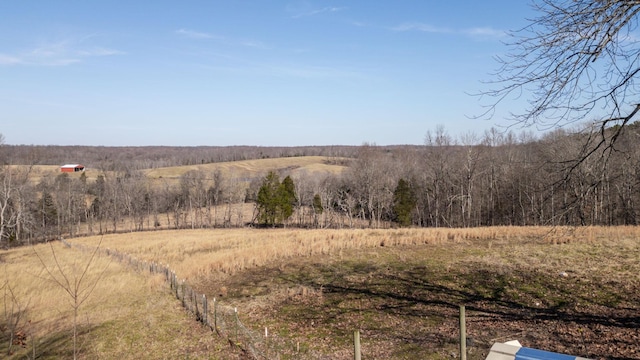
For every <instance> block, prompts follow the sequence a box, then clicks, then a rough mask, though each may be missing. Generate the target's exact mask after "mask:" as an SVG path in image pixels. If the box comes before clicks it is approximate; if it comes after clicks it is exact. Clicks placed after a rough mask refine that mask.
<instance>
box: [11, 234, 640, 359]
mask: <svg viewBox="0 0 640 360" xmlns="http://www.w3.org/2000/svg"><path fill="white" fill-rule="evenodd" d="M639 237H640V228H638V227H611V228H600V227H586V228H568V227H567V228H545V227H534V228H531V227H490V228H474V229H444V228H442V229H391V230H297V229H294V230H289V229H228V230H223V229H217V230H180V231H158V232H145V233H129V234H119V235H108V236H104V237H102V247H103V248H110V249H113V250H118V251H120V252H124V253H128V254H131V255H133V256H134V257H137V258H139V259H142V260H146V261H155V262H159V263H162V264H168V266H169V267H170V268H172V269H174V270H175V271H176V272H177V274H178V276H179V277H180V278H182V279H186V280H187V281H188V282H189V283H190V284H193V285H194V286H196V287H197V286H201V288H202V289H205V291H206V292H207V294H208V295H212V296H218V295H222V296H223V297H224V298H227V297H229V299H228V300H227V301H235V302H237V303H238V304H240V305H241V306H242V307H241V308H240V309H241V311H242V310H243V309H244V310H245V311H249V310H250V311H251V312H252V313H253V314H254V315H253V316H252V322H255V323H257V324H259V325H258V328H260V327H261V326H266V325H260V322H261V321H262V320H260V319H261V318H260V316H259V315H258V314H263V315H265V314H268V315H267V316H268V317H269V319H271V320H269V321H268V323H269V324H270V326H271V327H273V328H274V329H279V332H280V334H284V333H286V332H287V331H293V330H287V329H293V328H296V329H298V330H297V331H298V332H299V333H300V334H306V335H304V336H306V337H309V338H313V337H316V336H321V337H324V338H327V339H328V338H330V337H331V336H332V335H331V334H330V333H327V331H331V330H330V329H331V326H332V325H330V324H325V325H323V327H324V328H325V330H324V332H323V330H322V328H321V329H315V328H314V330H313V331H320V333H318V334H316V335H312V333H311V332H310V331H311V330H310V328H308V326H310V325H308V324H305V325H304V326H303V325H301V324H297V325H296V324H293V323H291V321H294V320H292V319H295V318H296V317H299V316H301V314H304V313H305V312H306V313H308V314H309V316H311V315H314V316H316V315H315V314H318V315H317V316H318V318H317V319H320V320H322V319H321V316H322V315H321V314H323V313H324V312H325V310H322V309H323V308H322V306H327V302H332V301H338V300H337V299H338V298H335V296H334V297H332V296H329V294H327V293H326V292H325V291H326V290H323V288H322V286H318V284H320V283H325V284H326V282H325V281H326V279H324V280H323V276H328V275H327V274H329V276H340V277H339V279H342V280H341V281H345V282H346V283H347V284H349V283H350V284H356V285H350V286H356V288H357V287H358V286H366V283H367V282H369V281H372V279H376V276H380V278H381V279H388V278H389V275H393V274H394V272H395V271H396V270H397V271H398V274H402V272H407V271H409V272H411V274H413V272H415V271H416V270H415V269H416V268H421V267H424V266H426V264H428V263H433V264H435V265H434V266H436V268H437V269H438V270H429V269H430V268H429V267H425V268H424V270H421V271H427V273H425V274H424V276H427V277H426V279H427V280H428V279H429V277H428V274H429V273H428V271H433V272H434V273H433V274H434V276H435V275H438V276H443V277H442V278H434V279H433V281H435V282H436V283H437V284H440V285H443V284H446V285H447V286H449V287H450V288H451V289H453V290H455V291H467V290H469V289H468V288H465V286H470V285H469V284H476V283H477V282H478V281H479V280H478V278H476V276H478V275H477V274H474V273H473V271H472V270H469V269H480V270H483V269H485V270H486V269H490V270H491V273H492V274H494V275H493V276H499V277H505V278H509V276H511V275H510V274H514V273H515V274H520V273H522V272H523V271H525V272H526V271H528V270H527V269H535V270H531V271H534V272H533V273H532V274H535V276H539V275H541V274H542V275H545V274H546V275H548V274H551V276H552V277H551V279H552V280H553V279H555V278H554V277H553V274H557V273H558V271H564V270H568V271H570V276H571V277H572V278H573V277H577V278H584V279H587V280H586V282H585V283H586V284H589V283H591V284H597V283H598V282H599V281H601V280H602V281H604V282H605V283H606V284H627V283H628V281H629V280H627V279H631V280H630V281H632V283H637V282H638V278H637V277H638V275H637V274H638V270H639V269H638V265H637V255H634V254H638V251H639V243H638V241H637V239H638V238H639ZM100 240H101V238H100V237H87V238H78V239H73V240H72V242H77V243H82V244H85V245H94V246H95V245H96V244H98V243H99V242H100ZM53 249H54V251H55V252H56V254H57V255H58V257H59V261H60V262H61V263H63V264H64V266H63V268H64V269H65V271H66V272H68V273H71V274H73V273H77V272H78V271H79V269H80V268H81V267H82V266H81V265H82V264H84V263H85V262H84V261H86V259H87V258H86V256H87V255H86V254H83V253H80V252H78V251H77V250H74V249H69V248H66V247H63V246H62V245H60V244H58V243H56V244H54V245H53ZM34 251H37V252H38V254H41V255H42V256H43V259H45V263H46V264H52V263H51V261H53V259H52V257H51V255H52V252H51V248H50V245H49V244H43V245H38V246H35V247H34V248H22V249H13V250H10V251H2V252H0V265H1V266H2V271H3V272H4V279H5V284H10V286H11V288H12V289H14V290H15V294H16V296H15V298H16V301H18V302H20V304H22V305H25V307H26V308H27V316H26V317H25V322H24V323H23V324H22V328H23V329H24V330H25V331H28V333H29V334H30V335H29V339H30V340H29V341H28V343H27V348H26V349H20V350H19V352H17V353H16V354H20V356H18V357H20V358H24V357H25V356H26V354H28V353H29V351H30V349H31V345H32V344H35V345H36V352H37V354H38V355H40V356H41V357H42V358H58V357H68V355H69V351H70V349H71V337H70V334H71V326H72V324H71V311H72V309H71V307H70V306H69V299H68V296H66V295H65V294H64V293H63V292H62V291H61V289H60V288H59V287H58V286H56V285H54V284H52V283H51V282H50V281H49V280H47V275H46V273H45V272H44V271H43V265H42V264H41V263H40V262H39V261H38V260H37V258H36V257H35V256H34ZM354 254H356V255H354ZM458 256H459V257H460V258H459V259H458V258H457V257H458ZM608 258H611V261H603V259H608ZM300 259H309V260H300ZM320 259H324V260H322V263H321V262H320V261H321V260H320ZM427 259H428V261H427ZM307 261H310V262H309V263H308V264H307ZM314 261H316V262H318V263H317V264H316V263H315V262H314ZM290 263H291V264H298V265H292V266H289V265H287V264H290ZM312 263H313V264H312ZM305 264H306V265H305ZM323 264H324V265H323ZM403 266H408V268H404V267H403ZM316 267H317V268H318V269H324V268H326V269H325V270H326V271H325V270H322V271H325V272H320V273H314V271H316V270H313V269H314V268H316ZM104 269H106V272H105V274H104V276H103V277H102V278H99V275H98V274H99V273H100V271H102V270H104ZM260 269H263V270H260ZM287 269H288V270H287ZM327 269H329V270H327ZM461 269H462V270H461ZM464 269H467V270H464ZM291 271H293V273H291ZM318 271H320V270H318ZM252 272H254V273H253V275H250V276H254V277H256V276H258V275H260V276H262V277H266V279H262V280H258V279H257V278H251V277H247V276H249V275H243V274H245V273H246V274H251V273H252ZM377 273H379V274H378V275H376V274H377ZM276 274H279V275H276ZM451 274H459V275H456V276H462V277H461V278H459V279H458V281H460V280H464V279H465V277H468V278H469V279H470V280H466V281H471V282H470V283H468V284H467V283H464V282H463V283H460V284H457V283H448V282H449V281H453V280H448V279H449V278H448V277H449V276H453V275H451ZM269 276H280V277H282V276H284V277H286V278H287V279H289V280H287V281H289V282H287V283H286V284H284V285H282V284H280V285H278V284H277V283H274V282H273V279H268V277H269ZM372 276H373V277H372ZM421 276H422V275H421ZM532 276H533V275H532ZM314 277H317V279H319V280H317V281H319V282H317V281H316V280H313V279H314ZM625 278H627V279H625ZM89 279H90V280H91V279H98V285H97V287H96V289H95V290H94V292H93V293H92V295H91V296H90V297H89V299H88V300H87V302H86V303H85V304H83V306H82V307H81V329H82V331H81V336H80V344H81V351H82V354H83V356H85V357H86V358H104V359H116V358H125V359H126V358H145V357H148V356H149V354H155V355H154V357H155V356H156V355H157V356H158V357H165V358H174V357H177V356H181V354H182V355H184V354H185V353H186V352H188V353H189V354H190V357H192V358H200V357H211V356H213V357H221V358H229V357H233V356H234V355H233V354H227V353H225V352H224V347H223V346H221V345H220V341H221V340H220V339H217V338H216V337H215V336H210V335H211V334H207V333H206V332H205V333H202V328H200V327H199V326H197V325H196V324H195V322H194V321H190V320H189V319H188V317H187V316H186V315H185V314H184V313H183V312H182V310H180V309H179V305H178V303H177V302H176V301H175V300H174V299H172V298H171V296H170V295H169V293H168V291H167V288H166V285H165V284H164V283H163V281H162V279H159V278H157V277H147V276H143V275H140V274H137V273H135V272H132V271H131V270H130V269H127V268H123V267H122V266H121V265H120V264H117V263H114V262H110V261H109V259H107V258H99V259H97V260H96V261H95V264H92V266H91V268H90V277H89ZM304 279H307V280H304ZM309 279H311V280H309ZM480 280H482V279H480ZM489 280H491V279H487V281H489ZM279 281H282V280H279ZM425 281H426V280H425ZM556 282H557V281H556V280H553V281H552V282H551V283H550V284H551V285H553V286H556V285H555V284H556ZM210 284H214V285H215V286H216V288H211V287H208V286H209V285H210ZM252 284H253V285H252ZM264 284H269V285H267V286H265V285H264ZM381 285H382V283H381ZM481 285H482V284H481ZM489 285H490V284H489ZM489 285H486V286H489ZM525 285H526V286H527V288H526V289H525V290H526V291H524V290H523V289H519V288H518V289H515V290H509V291H515V292H516V293H518V294H520V296H521V301H529V300H530V299H533V300H535V301H541V302H542V303H543V305H544V304H546V303H545V302H548V304H549V306H552V305H553V306H556V305H554V304H555V303H554V301H558V300H557V299H556V297H554V295H553V294H551V295H549V296H548V297H546V295H544V293H545V291H546V290H545V287H544V286H542V285H536V286H537V287H534V285H535V284H525ZM252 286H253V287H255V289H254V288H252ZM389 286H390V289H392V288H395V287H396V286H397V285H394V284H389ZM482 286H485V285H482ZM581 286H582V285H581ZM585 286H586V285H585ZM267 287H268V288H269V293H268V294H266V296H263V295H264V289H266V288H267ZM258 288H259V290H256V289H258ZM589 289H591V288H589ZM389 291H392V290H389ZM411 291H413V290H411ZM477 291H479V292H480V293H481V294H483V293H482V291H490V289H489V288H486V289H485V288H484V287H480V288H478V290H477ZM590 291H594V290H590ZM608 291H610V290H607V292H603V293H602V294H598V293H597V292H594V295H593V296H594V297H595V298H596V299H597V301H602V302H606V301H609V300H608V299H609V298H610V297H612V295H611V294H609V293H608ZM254 292H255V294H258V293H259V294H263V295H260V296H257V295H256V296H254V295H251V294H254ZM363 293H366V291H365V290H363ZM538 293H540V294H542V295H536V294H538ZM409 294H411V293H409ZM508 294H510V293H508ZM350 296H352V295H350V294H349V293H348V294H347V297H350ZM394 296H395V295H394ZM403 296H405V295H403ZM536 296H538V297H540V298H538V297H536ZM341 298H342V299H343V300H344V299H346V298H345V296H342V297H341ZM613 298H614V300H615V296H614V297H613ZM539 299H542V300H539ZM533 300H531V301H533ZM368 301H370V300H366V299H353V300H351V302H352V303H349V304H350V306H352V305H353V304H356V305H353V306H357V307H358V308H359V309H361V310H358V312H357V314H359V315H358V316H364V317H363V318H360V319H359V320H357V322H353V321H355V320H344V321H345V323H344V324H342V323H341V325H340V329H342V327H344V328H345V329H352V328H351V327H353V326H362V327H363V328H365V329H366V327H367V326H370V324H369V323H368V322H367V321H373V320H367V317H371V319H374V320H375V321H376V322H377V321H379V314H378V313H375V312H373V310H372V311H369V312H368V311H366V307H367V304H369V302H368ZM385 301H386V302H388V301H389V298H385ZM518 301H520V300H518ZM581 301H582V300H581ZM616 301H618V300H616ZM252 302H253V303H252ZM4 304H5V305H6V304H8V302H7V297H5V298H4ZM287 304H288V305H287ZM323 304H324V305H323ZM336 304H338V303H337V302H336ZM598 304H599V303H598ZM389 305H392V304H389ZM627 305H628V304H626V303H625V306H627ZM269 306H274V309H276V308H277V309H278V311H277V312H276V313H269V312H268V311H267V310H259V309H267V308H268V307H269ZM298 306H300V308H299V309H298ZM319 306H320V308H319V309H314V307H319ZM527 306H532V307H534V306H535V305H527ZM598 306H601V305H598ZM363 307H364V308H363ZM3 308H4V307H3ZM0 309H2V308H0ZM329 309H341V307H340V305H335V306H334V307H332V308H329ZM276 314H282V315H281V316H282V319H279V320H276V317H277V316H280V315H276ZM336 316H337V315H336ZM385 316H391V315H385ZM434 316H435V315H434ZM447 316H449V315H447ZM389 319H390V318H389ZM433 319H437V317H434V318H433ZM26 320H30V321H31V322H30V323H27V322H26ZM320 320H316V321H320ZM0 321H2V320H0ZM279 321H284V323H282V322H279ZM434 321H435V320H434ZM0 324H1V322H0ZM399 324H400V322H399ZM335 326H337V325H335ZM407 326H408V328H411V327H412V324H411V323H409V324H404V325H403V327H407ZM421 326H422V325H421ZM396 328H397V326H396ZM472 329H473V328H472ZM343 330H344V329H342V330H341V331H343ZM274 331H275V330H274ZM505 331H506V330H505ZM509 331H512V330H509ZM365 334H366V335H367V336H368V337H369V338H368V340H367V341H369V344H368V345H369V346H374V345H375V344H378V342H379V341H378V340H375V341H374V340H373V339H372V338H371V336H375V332H372V331H371V330H369V331H368V332H365ZM190 335H194V337H195V338H194V337H192V336H190ZM283 336H284V335H283ZM299 336H302V335H298V338H299ZM478 336H480V335H478ZM492 336H493V335H492ZM336 339H337V340H335V342H333V343H331V344H327V345H326V346H327V347H326V349H332V350H329V351H338V350H336V347H337V348H340V349H343V348H347V347H348V344H345V343H344V340H340V339H339V338H336ZM5 340H6V339H4V338H0V352H2V351H6V344H5ZM380 344H382V345H384V344H386V343H384V342H381V343H380ZM382 345H380V346H382ZM387 345H389V344H387ZM305 346H306V345H305ZM384 346H386V345H384ZM389 346H390V345H389ZM394 346H395V345H394ZM447 346H449V345H447ZM326 349H325V350H326ZM407 351H415V349H409V350H407ZM338 352H339V351H338ZM158 354H163V355H162V356H160V355H158ZM216 354H217V355H216ZM16 356H17V355H16Z"/></svg>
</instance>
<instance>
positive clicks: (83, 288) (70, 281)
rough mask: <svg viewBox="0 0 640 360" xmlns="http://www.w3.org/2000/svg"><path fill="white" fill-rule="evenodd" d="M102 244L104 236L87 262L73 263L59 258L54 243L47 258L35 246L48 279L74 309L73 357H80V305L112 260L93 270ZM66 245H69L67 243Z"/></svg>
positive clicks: (34, 249) (34, 250) (91, 291)
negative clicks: (101, 267)
mask: <svg viewBox="0 0 640 360" xmlns="http://www.w3.org/2000/svg"><path fill="white" fill-rule="evenodd" d="M101 244H102V238H100V241H99V242H98V245H97V246H96V247H95V248H93V249H91V250H90V251H91V252H90V255H89V258H88V260H87V262H86V264H82V263H78V262H76V260H74V261H73V264H68V263H64V262H61V261H60V260H59V259H58V255H57V254H56V250H55V249H54V247H53V243H52V242H50V243H49V248H50V249H51V256H50V258H48V259H47V258H45V256H44V255H45V254H40V253H38V252H37V251H36V248H35V247H33V252H34V254H35V255H36V257H37V258H38V260H39V261H40V264H42V267H43V269H44V271H45V272H46V274H47V275H48V280H50V281H52V282H53V283H54V284H56V286H58V287H59V288H60V289H62V290H63V291H64V292H65V293H66V294H67V295H68V299H69V302H70V305H71V308H72V310H73V359H74V360H75V359H77V358H78V350H79V349H78V315H79V312H80V307H81V306H82V304H84V302H85V301H87V299H88V298H89V296H91V293H93V290H94V289H95V288H96V286H97V285H98V283H99V282H100V280H101V279H102V277H103V276H104V274H105V272H106V271H107V269H108V267H109V264H110V262H108V263H107V265H106V266H105V267H104V268H103V269H101V270H99V271H98V272H95V271H91V270H92V269H91V268H92V267H95V264H94V263H95V260H96V257H97V256H98V250H99V249H100V245H101ZM65 246H67V247H68V246H69V245H67V244H66V243H65Z"/></svg>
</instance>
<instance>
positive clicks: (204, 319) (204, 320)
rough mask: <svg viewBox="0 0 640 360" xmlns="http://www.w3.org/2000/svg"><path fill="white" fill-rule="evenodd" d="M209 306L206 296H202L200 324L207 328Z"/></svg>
mask: <svg viewBox="0 0 640 360" xmlns="http://www.w3.org/2000/svg"><path fill="white" fill-rule="evenodd" d="M208 305H209V304H208V303H207V295H205V294H202V323H203V324H205V325H207V326H209V314H208V312H209V306H208Z"/></svg>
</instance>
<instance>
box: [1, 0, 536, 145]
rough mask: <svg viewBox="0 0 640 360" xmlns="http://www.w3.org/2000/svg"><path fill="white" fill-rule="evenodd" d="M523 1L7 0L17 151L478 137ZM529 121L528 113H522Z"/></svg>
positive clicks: (8, 118)
mask: <svg viewBox="0 0 640 360" xmlns="http://www.w3.org/2000/svg"><path fill="white" fill-rule="evenodd" d="M533 15H534V14H532V12H531V10H530V8H529V5H528V2H527V1H513V0H500V1H469V0H460V1H429V0H412V1H404V0H398V1H377V0H375V1H374V0H368V1H364V0H363V1H336V2H332V1H326V0H315V1H266V0H225V1H222V0H220V1H213V0H212V1H131V0H127V1H2V2H0V133H2V134H3V135H4V137H5V141H6V143H8V144H38V145H40V144H42V145H50V144H51V145H107V146H124V145H131V146H143V145H175V146H196V145H214V146H225V145H260V146H304V145H360V144H362V143H364V142H368V143H375V144H378V145H390V144H422V143H424V137H425V134H426V133H427V131H430V130H431V131H433V130H434V129H435V128H436V127H437V126H444V127H445V129H446V130H447V132H449V133H450V134H451V135H453V136H457V135H459V134H466V133H469V132H472V133H476V134H478V135H482V133H483V132H484V131H485V130H487V129H489V128H490V127H492V126H496V125H497V126H504V125H508V124H509V123H508V122H507V121H506V120H504V117H505V116H504V115H505V114H507V113H508V111H509V110H510V109H509V108H508V106H517V102H516V103H514V104H511V105H506V106H505V107H504V108H501V110H500V111H499V112H498V113H496V115H495V116H494V117H493V118H492V119H489V120H478V119H469V116H473V115H477V114H479V113H481V112H482V111H483V108H482V106H481V105H482V103H481V102H479V100H478V98H476V97H473V96H470V95H468V93H475V92H477V91H479V90H482V89H483V88H484V87H485V86H486V85H483V83H482V81H483V80H489V79H490V78H491V77H490V73H491V72H493V71H495V70H496V68H497V63H496V62H495V60H494V59H493V56H495V55H499V54H502V53H504V52H506V51H507V48H506V46H505V45H504V44H503V43H502V41H505V40H506V37H505V34H504V32H505V31H507V30H514V29H517V28H520V27H522V26H524V25H525V24H526V19H527V18H531V17H532V16H533ZM515 110H521V109H515Z"/></svg>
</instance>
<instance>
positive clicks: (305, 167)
mask: <svg viewBox="0 0 640 360" xmlns="http://www.w3.org/2000/svg"><path fill="white" fill-rule="evenodd" d="M343 162H344V159H341V158H339V159H336V158H332V157H326V156H298V157H283V158H274V159H269V158H267V159H254V160H240V161H231V162H220V163H209V164H200V165H189V166H172V167H164V168H156V169H149V170H145V171H144V173H145V175H146V176H147V177H148V178H150V179H160V178H163V179H167V178H169V179H171V178H179V177H181V176H182V175H184V174H186V173H188V172H190V171H200V172H204V173H214V172H216V171H220V172H221V173H222V174H223V175H225V176H232V177H235V178H241V179H247V178H254V177H257V176H264V174H266V173H267V172H269V171H276V172H277V171H286V172H287V173H290V174H300V173H308V174H319V175H321V174H331V175H336V174H339V173H341V172H342V171H343V170H344V169H345V168H346V167H345V166H344V165H341V164H342V163H343Z"/></svg>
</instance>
